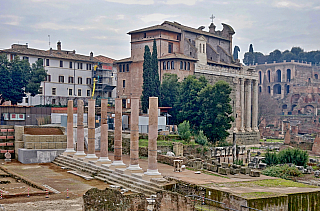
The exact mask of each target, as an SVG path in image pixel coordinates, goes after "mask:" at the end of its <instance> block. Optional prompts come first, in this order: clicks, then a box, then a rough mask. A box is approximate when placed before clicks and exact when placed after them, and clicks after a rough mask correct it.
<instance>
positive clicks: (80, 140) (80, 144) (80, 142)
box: [74, 100, 86, 156]
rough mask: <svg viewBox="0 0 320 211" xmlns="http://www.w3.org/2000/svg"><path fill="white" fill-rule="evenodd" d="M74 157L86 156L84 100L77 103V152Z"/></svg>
mask: <svg viewBox="0 0 320 211" xmlns="http://www.w3.org/2000/svg"><path fill="white" fill-rule="evenodd" d="M74 155H76V156H85V155H86V154H85V153H84V128H83V100H78V102H77V152H76V153H75V154H74Z"/></svg>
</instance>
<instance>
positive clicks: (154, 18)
mask: <svg viewBox="0 0 320 211" xmlns="http://www.w3.org/2000/svg"><path fill="white" fill-rule="evenodd" d="M177 16H178V15H166V14H161V13H154V14H150V15H145V16H141V17H140V19H141V20H142V21H143V22H145V23H150V22H161V21H164V20H167V19H168V18H174V17H177Z"/></svg>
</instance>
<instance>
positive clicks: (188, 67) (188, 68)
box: [187, 62, 190, 70]
mask: <svg viewBox="0 0 320 211" xmlns="http://www.w3.org/2000/svg"><path fill="white" fill-rule="evenodd" d="M187 70H190V62H188V66H187Z"/></svg>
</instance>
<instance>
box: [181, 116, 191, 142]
mask: <svg viewBox="0 0 320 211" xmlns="http://www.w3.org/2000/svg"><path fill="white" fill-rule="evenodd" d="M178 133H179V136H180V137H181V139H182V140H185V141H190V138H191V132H190V123H189V121H186V120H185V121H183V122H182V123H181V124H179V126H178Z"/></svg>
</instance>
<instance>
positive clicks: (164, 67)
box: [162, 62, 166, 70]
mask: <svg viewBox="0 0 320 211" xmlns="http://www.w3.org/2000/svg"><path fill="white" fill-rule="evenodd" d="M162 69H164V70H165V69H166V62H163V68H162Z"/></svg>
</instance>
